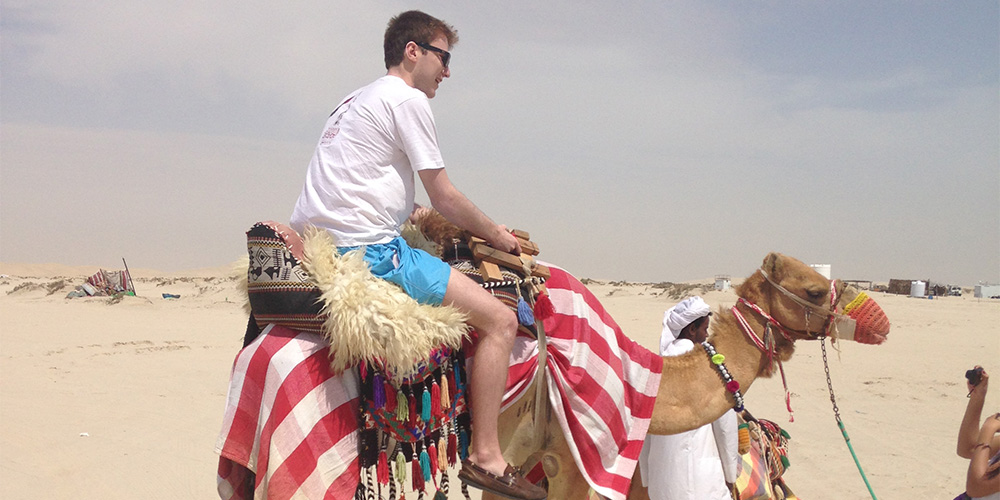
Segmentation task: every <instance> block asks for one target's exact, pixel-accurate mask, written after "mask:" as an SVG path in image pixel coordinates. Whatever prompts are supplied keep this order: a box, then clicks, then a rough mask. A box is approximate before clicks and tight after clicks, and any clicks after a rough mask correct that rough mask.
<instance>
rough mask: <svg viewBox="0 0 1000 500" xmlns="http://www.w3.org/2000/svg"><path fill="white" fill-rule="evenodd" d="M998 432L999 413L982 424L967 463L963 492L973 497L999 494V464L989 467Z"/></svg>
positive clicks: (999, 424)
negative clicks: (967, 470) (967, 469)
mask: <svg viewBox="0 0 1000 500" xmlns="http://www.w3.org/2000/svg"><path fill="white" fill-rule="evenodd" d="M997 432H1000V413H997V414H996V415H992V416H990V418H988V419H986V422H983V428H982V429H981V430H980V431H979V435H978V439H977V443H976V444H975V445H974V446H973V447H972V460H971V461H970V462H969V473H968V475H967V476H966V479H965V492H966V493H967V494H968V495H969V496H971V497H973V498H979V497H985V496H987V495H992V494H993V493H997V492H1000V475H998V474H997V472H996V471H997V469H998V468H1000V462H996V463H994V464H993V465H990V463H989V462H990V457H992V456H994V455H996V454H997V453H998V451H1000V449H998V447H997V441H996V439H995V438H996V434H997Z"/></svg>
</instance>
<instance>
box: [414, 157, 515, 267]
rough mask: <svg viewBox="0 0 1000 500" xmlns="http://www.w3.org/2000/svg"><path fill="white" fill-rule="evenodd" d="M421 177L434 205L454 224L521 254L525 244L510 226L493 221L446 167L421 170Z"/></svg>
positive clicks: (507, 250) (501, 248)
mask: <svg viewBox="0 0 1000 500" xmlns="http://www.w3.org/2000/svg"><path fill="white" fill-rule="evenodd" d="M419 174H420V181H421V182H422V183H423V185H424V189H425V190H426V191H427V196H428V197H429V198H430V199H431V205H432V206H434V208H435V209H436V210H437V211H438V212H441V215H443V216H444V218H445V219H448V220H449V221H451V223H452V224H455V225H456V226H458V227H460V228H462V229H464V230H466V231H468V232H470V233H472V234H473V235H475V236H478V237H480V238H482V239H484V240H486V241H487V242H488V243H489V244H490V246H492V247H493V248H496V249H497V250H503V251H505V252H508V253H513V254H520V253H521V245H520V244H519V243H518V242H517V238H515V237H514V235H512V234H510V233H509V232H507V228H506V227H504V226H502V225H498V224H497V223H495V222H493V221H492V220H491V219H490V218H489V217H487V216H486V214H484V213H483V211H482V210H480V209H479V207H477V206H476V205H475V204H473V203H472V201H470V200H469V199H468V198H466V197H465V195H464V194H462V193H461V192H460V191H459V190H458V189H457V188H456V187H455V186H454V185H453V184H452V183H451V180H449V179H448V174H447V173H446V172H445V171H444V169H443V168H438V169H425V170H421V171H419Z"/></svg>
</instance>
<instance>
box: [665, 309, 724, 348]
mask: <svg viewBox="0 0 1000 500" xmlns="http://www.w3.org/2000/svg"><path fill="white" fill-rule="evenodd" d="M710 312H712V308H710V307H708V304H706V303H705V301H704V300H702V298H701V297H698V296H695V297H688V298H686V299H684V300H682V301H680V302H679V303H678V304H677V305H676V306H674V307H671V308H670V309H667V312H665V313H663V332H662V333H661V334H660V352H661V353H662V352H664V351H666V350H667V346H668V345H670V343H671V342H673V341H674V340H677V336H678V335H680V333H681V330H683V329H684V327H685V326H688V325H690V324H691V323H693V322H694V320H696V319H698V318H701V317H703V316H708V313H710Z"/></svg>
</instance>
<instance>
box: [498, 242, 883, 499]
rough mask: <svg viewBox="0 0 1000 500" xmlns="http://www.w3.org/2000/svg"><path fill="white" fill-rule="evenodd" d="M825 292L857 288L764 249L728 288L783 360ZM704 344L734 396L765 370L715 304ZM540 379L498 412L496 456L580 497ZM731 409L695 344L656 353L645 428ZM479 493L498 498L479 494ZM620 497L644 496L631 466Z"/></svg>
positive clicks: (817, 325) (820, 319)
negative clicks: (656, 380) (499, 449)
mask: <svg viewBox="0 0 1000 500" xmlns="http://www.w3.org/2000/svg"><path fill="white" fill-rule="evenodd" d="M765 273H766V276H765ZM769 280H770V281H772V282H773V283H776V284H778V285H780V286H781V287H783V288H784V289H785V290H787V291H790V292H791V293H792V294H794V295H795V296H797V297H798V298H799V299H800V300H799V301H796V300H795V299H794V298H792V297H789V296H788V295H786V294H784V293H782V292H781V291H780V290H779V289H778V288H777V287H776V286H774V284H772V283H771V282H769ZM831 289H832V290H835V291H836V293H837V300H836V306H837V310H838V311H839V310H843V308H844V307H845V306H846V305H847V304H849V303H851V301H853V300H855V298H857V297H858V294H859V293H860V290H858V289H857V288H855V287H853V286H850V285H845V284H844V283H842V282H840V281H836V282H834V283H833V287H832V288H831V282H830V280H828V279H826V278H824V277H823V276H822V275H820V274H819V273H817V272H816V271H815V270H813V269H812V268H810V267H809V266H807V265H806V264H804V263H802V262H801V261H799V260H796V259H794V258H791V257H787V256H784V255H781V254H778V253H771V254H769V255H767V256H766V257H765V258H764V261H763V263H762V265H761V267H760V269H758V270H757V271H756V272H754V273H753V274H752V275H751V276H750V277H749V278H747V279H746V280H745V281H744V282H743V283H742V284H741V285H739V286H738V287H736V289H735V291H736V294H737V295H738V296H739V297H741V298H743V299H745V300H747V301H749V302H752V303H754V304H756V305H757V306H759V307H760V308H761V309H762V310H763V311H764V312H766V313H768V314H769V315H770V316H771V317H772V318H774V319H775V320H776V321H777V322H778V323H780V325H781V326H782V327H783V328H784V330H785V332H787V338H786V337H785V336H784V335H783V334H775V335H774V341H775V346H774V352H775V357H776V358H777V359H779V360H781V361H787V360H788V359H789V358H791V356H792V353H793V352H794V349H795V344H794V342H795V341H796V340H806V339H816V338H819V336H818V335H819V334H821V333H823V332H825V327H826V325H827V321H828V317H829V316H828V315H827V314H823V313H822V310H827V311H828V310H830V309H831V304H830V303H831V299H830V294H831ZM803 301H804V302H807V303H809V304H812V305H813V307H812V308H810V307H808V306H804V305H803V304H801V303H800V302H803ZM737 308H739V309H740V311H741V312H742V313H743V315H744V317H745V318H746V319H747V321H748V323H749V324H750V326H751V327H752V328H753V330H754V332H756V333H757V335H758V336H761V337H763V335H764V331H765V327H766V326H767V320H766V319H765V318H764V317H763V316H761V315H760V314H755V313H754V312H753V311H752V310H751V309H750V308H749V307H747V306H746V305H744V304H740V305H738V306H737ZM883 318H884V317H883ZM884 325H885V326H884V328H882V329H880V330H879V331H874V332H866V334H868V335H871V336H872V337H871V339H872V340H871V343H880V342H881V341H882V340H884V339H885V335H886V334H887V333H888V323H887V322H886V323H885V324H884ZM709 342H711V343H712V344H713V345H714V346H715V349H716V351H717V352H719V353H722V354H724V355H725V358H726V361H725V365H726V367H727V368H728V370H729V373H730V374H731V375H732V377H733V378H734V379H735V380H736V381H738V382H739V392H740V393H741V394H745V393H746V391H747V390H749V389H750V386H751V385H752V384H753V382H754V380H756V379H757V378H758V377H769V376H771V375H772V374H773V370H774V366H773V364H772V363H771V362H769V358H768V355H767V354H766V353H765V352H764V351H762V350H761V349H759V348H758V347H757V346H756V345H755V344H754V342H753V341H752V340H750V339H749V338H748V336H747V335H745V334H744V332H743V330H742V329H741V327H740V325H739V323H738V321H737V319H736V317H735V316H734V315H733V314H732V312H730V311H729V310H723V309H722V308H720V309H719V310H717V311H716V314H715V315H713V321H712V322H711V329H710V337H709ZM540 364H541V365H544V363H540ZM543 384H544V378H542V377H537V378H536V382H535V383H534V384H533V385H532V386H531V388H529V390H528V393H527V394H526V395H525V396H524V397H522V398H521V400H520V401H519V403H518V404H517V405H515V406H514V407H511V408H508V409H507V410H506V411H505V412H504V413H503V414H502V415H501V418H500V420H501V426H500V438H501V443H502V444H503V445H504V446H505V448H504V456H505V458H507V460H508V461H509V462H510V463H514V464H531V465H533V464H535V463H537V462H538V461H540V462H541V464H542V467H543V469H544V471H545V475H546V479H547V481H548V488H549V498H553V499H585V498H588V491H589V486H588V484H587V482H586V481H585V480H584V479H583V476H582V474H581V473H580V471H579V469H578V468H577V465H576V463H575V462H574V460H573V457H572V455H571V454H570V451H569V447H568V445H567V443H566V438H565V436H564V435H563V433H562V431H561V429H560V428H559V425H558V423H556V422H555V421H554V419H551V418H546V417H545V415H546V412H545V409H544V407H542V408H539V410H540V411H532V409H534V408H535V407H536V405H540V406H544V405H546V404H547V398H545V397H541V398H539V397H536V396H537V395H538V394H539V391H541V393H542V394H544V393H545V388H544V386H543ZM733 406H734V399H733V395H732V394H730V393H729V392H728V391H727V390H726V388H725V387H724V383H723V379H722V377H721V376H720V374H719V371H718V369H717V368H716V367H715V366H714V365H713V364H712V363H711V362H710V361H709V360H708V357H707V356H706V355H705V353H704V351H703V350H702V349H700V348H696V349H695V350H694V351H692V352H690V353H688V354H685V355H683V356H678V357H664V358H663V375H662V378H661V381H660V386H659V390H658V393H657V397H656V403H655V406H654V410H653V417H652V420H651V422H650V426H649V433H652V434H676V433H679V432H684V431H687V430H691V429H695V428H698V427H701V426H702V425H705V424H708V423H710V422H712V421H714V420H716V419H717V418H719V417H720V416H721V415H722V414H723V413H724V412H725V411H726V410H728V409H730V408H732V407H733ZM637 469H638V468H637ZM482 498H483V499H494V498H499V497H496V496H494V495H491V494H489V493H484V494H483V497H482ZM628 498H629V499H633V500H640V499H646V500H648V498H649V497H648V495H647V494H646V492H645V488H642V486H641V484H640V481H639V480H638V470H637V471H636V474H635V475H634V476H633V481H632V487H631V490H630V492H629V496H628Z"/></svg>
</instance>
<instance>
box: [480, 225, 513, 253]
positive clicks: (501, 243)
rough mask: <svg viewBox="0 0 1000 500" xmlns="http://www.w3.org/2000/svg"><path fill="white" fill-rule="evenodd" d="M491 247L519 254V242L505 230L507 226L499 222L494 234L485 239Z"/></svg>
mask: <svg viewBox="0 0 1000 500" xmlns="http://www.w3.org/2000/svg"><path fill="white" fill-rule="evenodd" d="M487 242H488V243H489V244H490V246H491V247H493V248H496V249H497V250H501V251H504V252H507V253H510V254H514V255H521V243H520V242H518V241H517V238H515V237H514V235H513V234H511V233H510V231H507V226H505V225H503V224H501V225H499V226H497V231H496V234H495V236H494V237H493V238H491V239H489V240H487Z"/></svg>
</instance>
